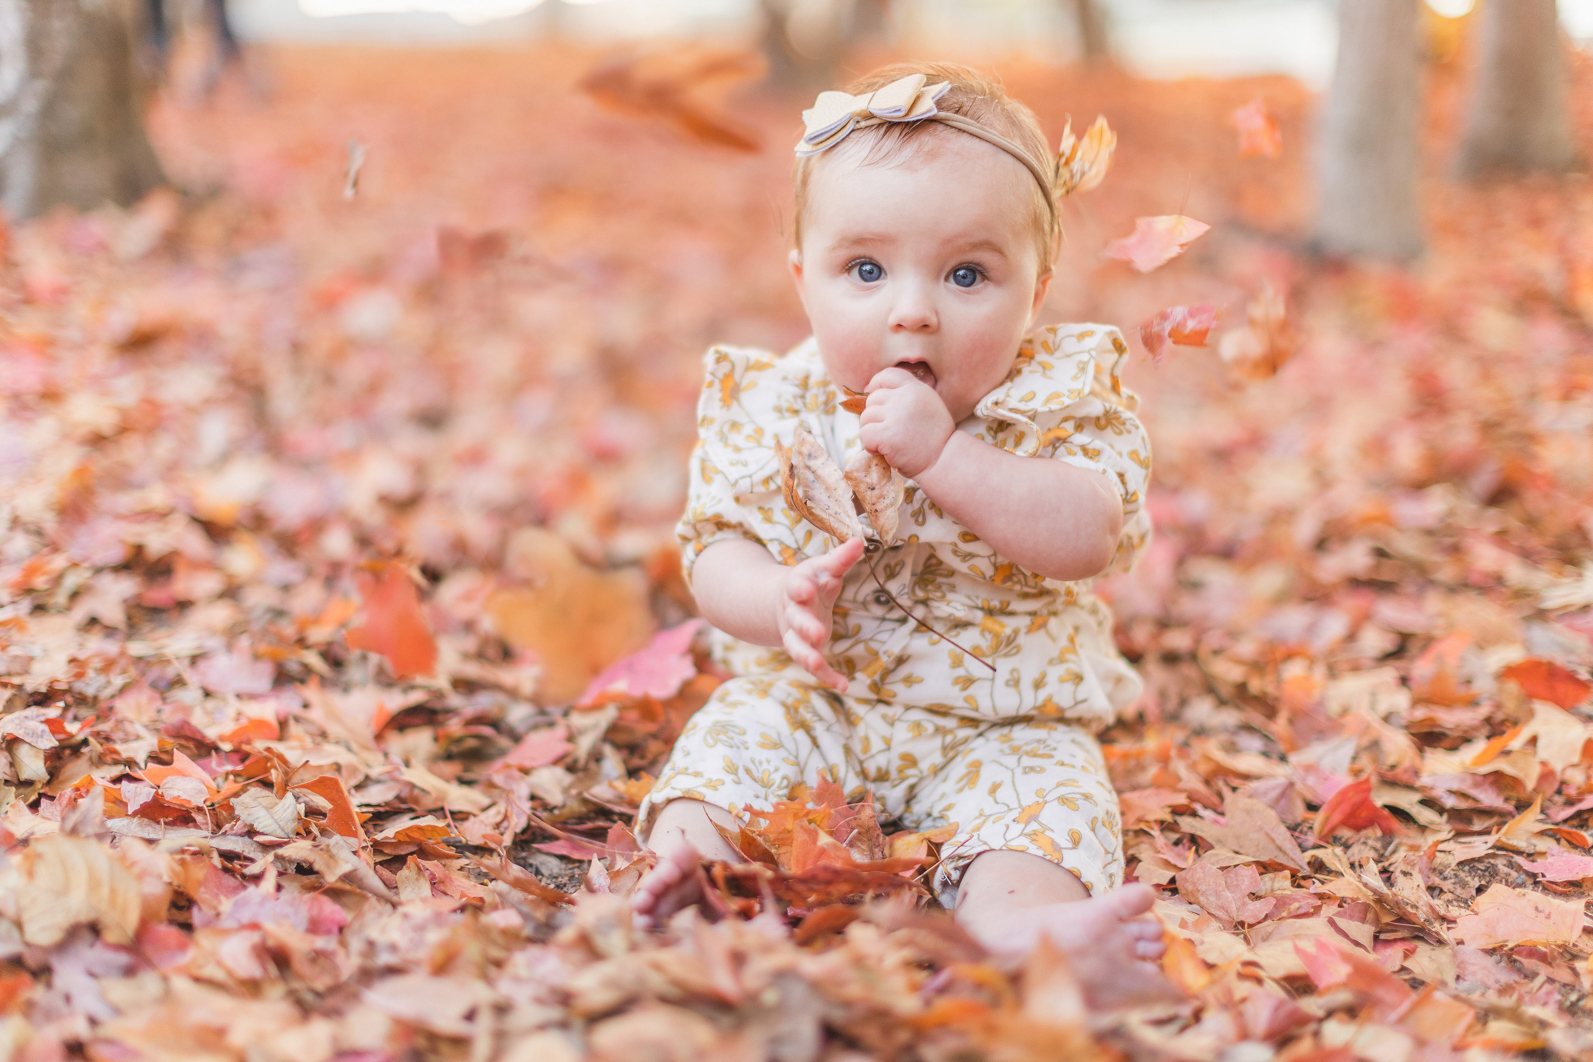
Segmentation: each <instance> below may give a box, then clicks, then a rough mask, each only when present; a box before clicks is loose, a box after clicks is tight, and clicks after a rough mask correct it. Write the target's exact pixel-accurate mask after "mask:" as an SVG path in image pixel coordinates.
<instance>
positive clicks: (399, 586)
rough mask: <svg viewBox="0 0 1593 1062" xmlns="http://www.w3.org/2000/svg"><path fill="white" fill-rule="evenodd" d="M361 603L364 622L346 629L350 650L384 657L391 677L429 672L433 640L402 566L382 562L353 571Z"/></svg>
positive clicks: (434, 656) (433, 663) (434, 657)
mask: <svg viewBox="0 0 1593 1062" xmlns="http://www.w3.org/2000/svg"><path fill="white" fill-rule="evenodd" d="M354 585H355V586H357V587H358V588H359V592H360V598H361V600H362V601H364V603H365V625H364V626H362V627H356V628H354V629H353V630H351V631H349V632H348V644H349V647H350V648H351V649H368V650H370V651H371V652H373V653H380V654H382V655H383V656H385V657H386V658H387V663H388V664H389V666H391V667H392V669H393V676H394V677H395V678H409V677H410V676H412V675H429V674H431V673H432V671H433V670H434V669H435V668H436V666H437V642H436V639H434V638H433V637H432V633H431V625H430V624H428V623H427V622H426V616H425V614H424V613H422V612H421V610H420V595H418V594H417V593H415V583H414V581H413V580H412V579H410V577H409V573H408V572H407V571H405V570H404V568H403V566H402V565H399V564H395V563H391V562H388V563H383V564H379V565H377V566H376V569H375V571H374V572H373V571H357V572H355V573H354Z"/></svg>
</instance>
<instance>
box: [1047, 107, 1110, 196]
mask: <svg viewBox="0 0 1593 1062" xmlns="http://www.w3.org/2000/svg"><path fill="white" fill-rule="evenodd" d="M1116 150H1117V134H1116V133H1114V132H1113V131H1112V127H1111V126H1109V125H1107V124H1106V116H1105V115H1104V114H1103V115H1096V118H1095V121H1094V122H1092V123H1091V124H1090V127H1089V129H1088V130H1086V131H1085V133H1084V137H1083V139H1079V138H1077V137H1075V136H1074V135H1073V119H1072V118H1069V119H1068V123H1067V125H1066V126H1064V127H1063V129H1062V141H1061V143H1060V145H1059V146H1058V147H1057V155H1056V182H1055V184H1056V194H1057V195H1058V196H1064V195H1072V194H1073V193H1074V192H1088V191H1089V190H1090V189H1092V188H1094V187H1095V186H1096V185H1098V184H1100V183H1101V181H1103V180H1105V178H1106V171H1107V169H1108V168H1109V167H1110V166H1111V164H1112V153H1113V152H1114V151H1116Z"/></svg>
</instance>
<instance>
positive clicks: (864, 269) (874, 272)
mask: <svg viewBox="0 0 1593 1062" xmlns="http://www.w3.org/2000/svg"><path fill="white" fill-rule="evenodd" d="M884 275H885V270H883V269H881V268H880V265H879V263H878V262H859V263H858V264H857V279H859V280H861V281H862V282H863V283H865V284H872V283H874V281H876V280H878V279H879V278H880V277H882V276H884Z"/></svg>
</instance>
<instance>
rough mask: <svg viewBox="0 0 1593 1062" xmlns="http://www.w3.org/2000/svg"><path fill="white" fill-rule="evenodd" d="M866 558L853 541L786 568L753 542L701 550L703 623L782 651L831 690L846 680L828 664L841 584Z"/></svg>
mask: <svg viewBox="0 0 1593 1062" xmlns="http://www.w3.org/2000/svg"><path fill="white" fill-rule="evenodd" d="M862 555H863V540H862V539H861V538H854V539H851V540H849V541H847V542H844V543H842V544H841V545H839V546H836V547H835V548H834V549H832V550H830V551H829V552H828V553H825V554H823V555H822V556H818V557H810V558H808V559H807V560H805V561H803V562H802V563H801V564H798V565H796V566H795V567H792V568H788V567H786V566H785V565H783V564H781V563H780V562H779V561H777V560H775V559H774V558H773V557H771V556H769V551H768V550H766V549H764V548H763V547H762V546H760V545H758V544H757V543H756V542H751V541H748V540H747V539H724V540H722V541H719V542H715V543H713V544H712V545H711V546H709V547H708V548H707V549H705V550H703V551H702V556H700V557H698V558H697V563H696V564H695V565H694V566H693V567H692V580H691V589H692V594H693V595H694V596H695V597H696V599H697V608H698V609H699V610H701V612H702V614H703V616H704V618H706V619H707V620H708V622H709V623H712V624H713V625H714V626H715V627H718V628H719V629H720V630H722V631H724V632H725V633H726V634H729V635H731V636H732V637H736V638H740V639H741V640H742V641H744V642H751V643H753V644H754V645H769V646H775V645H778V646H781V647H783V648H784V649H785V651H786V653H788V654H789V655H790V657H791V659H792V660H795V661H796V662H797V663H798V664H799V665H801V666H802V667H804V668H806V669H807V671H808V673H809V674H811V675H812V676H813V677H814V678H816V679H818V680H819V681H820V682H822V683H824V684H825V685H826V686H832V687H834V688H835V689H845V688H846V679H845V678H844V677H843V676H841V675H840V674H838V673H837V672H836V671H835V669H834V668H832V667H830V665H829V664H827V663H825V661H824V646H825V645H826V644H828V642H829V640H830V623H831V620H832V617H833V614H834V611H835V599H836V597H838V596H839V595H840V593H841V581H842V579H843V578H845V576H846V573H847V572H848V571H849V570H850V569H851V567H852V565H854V564H856V563H857V561H858V558H859V557H861V556H862Z"/></svg>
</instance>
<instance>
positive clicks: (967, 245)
mask: <svg viewBox="0 0 1593 1062" xmlns="http://www.w3.org/2000/svg"><path fill="white" fill-rule="evenodd" d="M947 244H948V246H951V247H954V248H956V249H957V250H959V251H988V252H989V253H990V254H993V255H997V256H999V257H1001V258H1005V257H1007V249H1006V247H1005V245H1003V244H1002V243H1001V242H1000V241H999V240H992V239H988V238H983V237H981V238H979V239H974V240H967V241H962V240H949V241H947Z"/></svg>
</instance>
